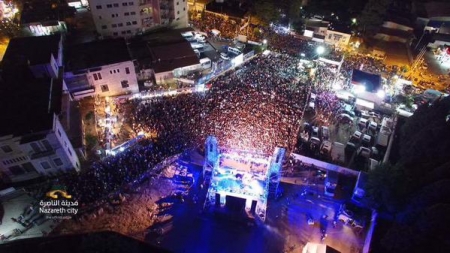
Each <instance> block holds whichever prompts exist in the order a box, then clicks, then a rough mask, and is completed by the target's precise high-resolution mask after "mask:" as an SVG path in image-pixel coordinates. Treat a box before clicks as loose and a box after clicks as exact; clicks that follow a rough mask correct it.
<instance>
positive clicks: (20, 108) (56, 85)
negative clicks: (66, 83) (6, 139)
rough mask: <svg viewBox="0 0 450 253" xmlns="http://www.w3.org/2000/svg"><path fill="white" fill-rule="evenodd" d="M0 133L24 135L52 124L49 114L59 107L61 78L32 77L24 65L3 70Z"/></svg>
mask: <svg viewBox="0 0 450 253" xmlns="http://www.w3.org/2000/svg"><path fill="white" fill-rule="evenodd" d="M2 76H3V83H1V84H0V108H2V109H3V110H2V111H1V117H2V122H4V123H3V124H0V136H4V135H10V134H12V135H14V136H24V135H27V134H36V133H39V132H42V131H47V130H50V129H52V128H53V115H54V114H55V113H56V114H59V112H60V111H61V95H62V80H61V79H57V80H55V79H54V80H53V81H52V79H50V78H40V79H36V78H34V77H33V75H32V73H31V71H30V69H29V68H28V66H23V67H22V68H19V67H17V68H16V69H15V70H8V72H7V73H5V72H4V73H3V75H2Z"/></svg>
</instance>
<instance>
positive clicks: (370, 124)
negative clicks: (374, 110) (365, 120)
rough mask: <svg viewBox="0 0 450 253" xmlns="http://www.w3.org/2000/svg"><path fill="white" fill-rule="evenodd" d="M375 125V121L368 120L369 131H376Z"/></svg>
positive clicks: (376, 125)
mask: <svg viewBox="0 0 450 253" xmlns="http://www.w3.org/2000/svg"><path fill="white" fill-rule="evenodd" d="M377 127H378V124H377V122H375V121H370V122H369V129H370V130H371V131H373V132H376V131H377Z"/></svg>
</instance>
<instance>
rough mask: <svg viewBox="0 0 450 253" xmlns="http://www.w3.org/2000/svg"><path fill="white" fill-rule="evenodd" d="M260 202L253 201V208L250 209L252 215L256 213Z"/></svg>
mask: <svg viewBox="0 0 450 253" xmlns="http://www.w3.org/2000/svg"><path fill="white" fill-rule="evenodd" d="M257 203H258V202H256V200H253V201H252V207H251V208H250V212H251V213H252V214H255V212H256V204H257Z"/></svg>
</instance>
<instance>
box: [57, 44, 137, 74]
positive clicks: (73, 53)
mask: <svg viewBox="0 0 450 253" xmlns="http://www.w3.org/2000/svg"><path fill="white" fill-rule="evenodd" d="M64 58H65V62H66V64H65V67H66V68H65V71H66V72H67V71H75V70H83V69H89V68H95V67H101V66H105V65H109V64H114V63H120V62H125V61H131V56H130V54H129V52H128V47H127V43H126V41H125V39H124V38H117V39H105V40H97V41H92V42H87V43H81V44H76V45H72V46H69V47H68V48H67V50H66V54H65V57H64Z"/></svg>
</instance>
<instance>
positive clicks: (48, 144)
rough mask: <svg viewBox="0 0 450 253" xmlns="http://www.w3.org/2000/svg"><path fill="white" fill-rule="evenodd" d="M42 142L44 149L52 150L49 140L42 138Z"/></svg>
mask: <svg viewBox="0 0 450 253" xmlns="http://www.w3.org/2000/svg"><path fill="white" fill-rule="evenodd" d="M42 144H43V145H44V147H45V149H46V150H53V148H52V145H50V142H48V141H47V140H43V141H42Z"/></svg>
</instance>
